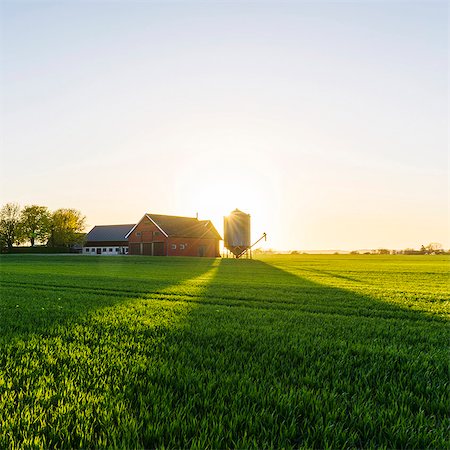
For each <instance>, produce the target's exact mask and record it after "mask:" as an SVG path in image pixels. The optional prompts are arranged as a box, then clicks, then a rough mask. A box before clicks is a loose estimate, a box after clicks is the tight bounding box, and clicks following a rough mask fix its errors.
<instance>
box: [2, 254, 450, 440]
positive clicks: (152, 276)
mask: <svg viewBox="0 0 450 450" xmlns="http://www.w3.org/2000/svg"><path fill="white" fill-rule="evenodd" d="M449 267H450V259H449V258H448V257H442V256H430V257H427V256H410V257H408V256H335V255H331V256H330V255H314V256H308V255H300V256H272V257H265V258H263V259H260V260H253V261H251V260H232V259H224V260H219V259H217V260H212V259H200V258H192V259H191V258H172V259H170V258H146V257H111V258H107V257H84V256H34V255H17V256H14V255H8V256H3V257H2V258H1V287H2V291H1V299H0V318H1V336H0V447H1V448H7V447H13V448H23V447H45V448H48V447H64V448H78V447H83V448H86V447H89V448H92V447H95V448H98V447H117V448H142V447H146V448H153V447H159V448H163V447H165V448H174V447H175V448H180V447H181V448H187V447H189V448H227V447H233V448H267V447H276V448H280V447H283V448H289V447H294V448H311V447H314V448H348V447H364V448H368V447H381V448H383V447H386V448H449V446H450V441H449V438H448V436H449V426H450V420H449V414H448V412H449V411H450V402H449V384H450V383H449V337H450V331H449V327H448V320H449V313H450V311H449V310H450V308H449Z"/></svg>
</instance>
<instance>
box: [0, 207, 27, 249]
mask: <svg viewBox="0 0 450 450" xmlns="http://www.w3.org/2000/svg"><path fill="white" fill-rule="evenodd" d="M20 219H21V216H20V206H19V205H18V204H17V203H7V204H6V205H4V206H3V207H2V209H0V233H1V235H2V237H3V239H4V240H5V242H6V245H7V247H8V250H11V249H12V246H13V245H14V244H15V243H20V241H21V240H22V236H21V227H20Z"/></svg>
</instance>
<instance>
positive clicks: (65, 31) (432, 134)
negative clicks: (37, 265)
mask: <svg viewBox="0 0 450 450" xmlns="http://www.w3.org/2000/svg"><path fill="white" fill-rule="evenodd" d="M448 9H449V6H448V3H447V2H446V1H365V0H361V1H358V2H356V1H354V2H348V1H347V2H341V1H328V2H325V1H320V0H319V1H316V2H305V1H300V0H299V1H221V2H218V1H209V2H200V1H177V2H175V1H160V2H158V1H111V2H108V1H96V2H90V1H70V2H69V1H58V2H50V1H47V2H39V1H32V2H31V1H30V2H27V1H5V0H1V1H0V135H1V137H0V139H1V141H0V145H1V156H0V164H1V168H0V169H1V172H0V173H1V176H0V204H5V203H7V202H17V203H19V204H21V205H30V204H39V205H45V206H48V207H49V208H50V209H51V210H55V209H57V208H62V207H67V208H76V209H79V210H80V211H81V212H82V213H83V214H84V215H86V217H87V230H89V229H90V227H92V226H94V225H102V224H121V223H135V222H137V221H138V220H139V219H140V218H141V217H142V216H143V215H144V213H145V212H151V213H155V214H173V215H186V216H195V215H196V213H198V214H199V218H200V219H210V220H212V221H213V223H214V224H215V225H216V228H217V229H218V231H219V232H220V233H222V231H223V216H225V215H227V214H228V213H229V212H230V211H232V210H234V209H235V208H239V209H241V210H243V211H245V212H247V213H249V214H251V217H252V238H253V240H254V241H255V240H256V239H258V238H259V236H260V235H261V234H262V233H263V232H267V235H268V241H267V243H266V244H265V245H266V247H268V248H274V249H280V250H293V249H297V250H307V249H343V250H352V249H361V248H364V249H366V248H367V249H369V248H382V247H383V248H394V249H401V248H406V247H413V248H417V247H420V245H421V244H428V243H429V242H439V243H442V244H443V245H444V246H445V247H446V248H449V247H450V236H449V230H450V221H449V177H448V169H449V164H448V162H449V160H448V139H449V136H448V128H449V127H448V125H449V122H448V119H449V96H448V94H449V89H448V85H449V69H448V62H449V54H448V50H449V37H448V36H449V35H448V23H449V22H448V18H449V15H448Z"/></svg>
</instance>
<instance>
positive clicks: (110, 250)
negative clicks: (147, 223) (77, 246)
mask: <svg viewBox="0 0 450 450" xmlns="http://www.w3.org/2000/svg"><path fill="white" fill-rule="evenodd" d="M134 226H135V224H134V223H133V224H129V225H97V226H95V227H94V228H92V230H91V231H89V233H88V234H87V235H86V241H85V244H84V245H83V254H85V255H127V254H128V240H127V238H126V235H127V234H128V233H129V232H130V230H131V229H132V228H133V227H134Z"/></svg>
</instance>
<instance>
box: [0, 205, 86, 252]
mask: <svg viewBox="0 0 450 450" xmlns="http://www.w3.org/2000/svg"><path fill="white" fill-rule="evenodd" d="M85 221H86V218H85V217H84V216H83V215H82V214H81V212H80V211H78V210H76V209H70V208H60V209H57V210H56V211H53V212H52V211H50V210H49V209H48V208H47V207H46V206H39V205H28V206H25V207H23V208H22V207H21V206H20V205H18V204H17V203H7V204H6V205H4V206H2V208H1V209H0V245H1V249H2V250H5V249H6V250H8V251H11V250H12V248H13V246H17V245H22V244H29V245H30V246H31V247H34V246H35V245H36V244H38V243H39V244H41V245H45V246H47V247H53V248H56V247H70V246H73V245H75V244H79V243H82V241H83V238H84V235H83V233H82V232H83V230H84V227H85Z"/></svg>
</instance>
